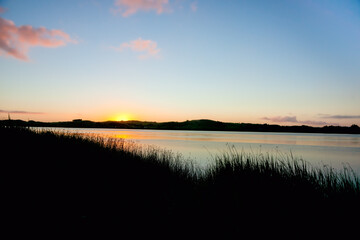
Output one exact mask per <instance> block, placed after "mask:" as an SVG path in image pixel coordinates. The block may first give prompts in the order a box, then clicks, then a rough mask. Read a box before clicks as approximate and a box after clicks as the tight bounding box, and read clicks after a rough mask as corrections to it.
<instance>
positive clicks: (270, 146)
mask: <svg viewBox="0 0 360 240" xmlns="http://www.w3.org/2000/svg"><path fill="white" fill-rule="evenodd" d="M58 130H59V129H58ZM60 130H61V129H60ZM62 130H64V131H68V132H69V131H70V132H77V133H82V134H95V135H100V136H104V137H114V138H124V139H128V140H133V141H135V142H138V143H140V144H150V145H156V146H158V147H161V148H166V149H169V150H172V151H173V152H179V153H182V154H183V155H184V157H185V158H192V159H195V160H197V161H198V162H199V164H206V163H208V161H211V155H214V154H219V153H221V152H223V151H224V150H226V148H227V147H226V144H230V145H234V146H235V147H236V148H237V149H238V150H239V151H244V152H259V151H262V152H263V153H267V152H269V153H276V152H282V153H284V154H287V153H290V151H291V152H292V154H293V155H295V156H297V157H302V158H303V159H304V160H306V161H309V162H311V163H312V164H314V165H325V164H327V165H331V166H333V167H336V168H341V167H342V163H349V164H350V165H351V166H352V167H353V169H354V170H355V171H357V172H359V173H360V136H359V135H349V134H311V133H259V132H221V131H219V132H213V131H173V130H169V131H167V130H138V129H137V130H128V129H126V130H124V129H74V128H72V129H70V128H67V129H62Z"/></svg>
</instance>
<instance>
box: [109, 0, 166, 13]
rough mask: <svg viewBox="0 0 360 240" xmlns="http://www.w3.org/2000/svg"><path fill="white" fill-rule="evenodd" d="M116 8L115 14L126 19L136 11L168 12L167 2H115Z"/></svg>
mask: <svg viewBox="0 0 360 240" xmlns="http://www.w3.org/2000/svg"><path fill="white" fill-rule="evenodd" d="M114 4H115V6H116V7H118V9H117V10H115V11H114V12H115V13H118V12H120V13H121V15H122V16H123V17H128V16H130V15H133V14H135V13H136V12H138V11H147V12H148V11H156V13H157V14H161V13H163V12H165V11H167V10H168V4H169V0H115V3H114Z"/></svg>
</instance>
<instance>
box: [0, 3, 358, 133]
mask: <svg viewBox="0 0 360 240" xmlns="http://www.w3.org/2000/svg"><path fill="white" fill-rule="evenodd" d="M0 7H1V9H2V10H1V14H0V17H1V20H2V22H1V23H2V25H1V24H0V118H7V114H8V112H10V114H11V116H12V117H13V118H19V119H24V120H28V119H33V120H39V121H63V120H72V119H74V118H83V119H90V120H94V121H104V120H108V119H111V120H116V119H117V120H120V119H139V120H148V121H183V120H188V119H200V118H209V119H214V120H219V121H229V122H251V123H265V122H267V123H271V124H273V123H276V124H282V125H293V124H296V125H299V124H309V125H316V126H322V125H327V124H340V125H351V124H358V125H360V107H359V105H360V104H359V103H360V93H359V92H360V91H359V90H358V89H360V2H359V1H355V0H348V1H347V0H338V1H334V0H333V1H325V0H324V1H319V0H318V1H315V0H313V1H312V0H301V1H300V0H282V1H276V0H274V1H265V0H263V1H260V0H253V1H242V0H239V1H230V0H229V1H215V0H207V1H205V0H204V1H202V0H196V1H193V0H173V1H171V0H168V1H167V0H134V1H130V0H116V1H114V0H108V1H100V0H72V1H70V0H64V1H56V0H43V1H42V0H37V1H26V0H7V1H6V0H5V1H0ZM10 21H11V22H10ZM24 26H26V27H24ZM41 27H43V29H42V30H39V28H41ZM9 29H11V30H9ZM23 29H27V31H25V30H23ZM10 47H11V50H12V51H10V50H9V48H10Z"/></svg>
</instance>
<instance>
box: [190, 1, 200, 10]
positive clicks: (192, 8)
mask: <svg viewBox="0 0 360 240" xmlns="http://www.w3.org/2000/svg"><path fill="white" fill-rule="evenodd" d="M190 9H191V11H193V12H196V11H197V9H198V6H197V2H196V1H195V2H192V3H191V4H190Z"/></svg>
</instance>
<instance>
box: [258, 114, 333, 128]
mask: <svg viewBox="0 0 360 240" xmlns="http://www.w3.org/2000/svg"><path fill="white" fill-rule="evenodd" d="M262 119H264V120H269V121H271V122H276V123H300V124H305V125H320V126H321V125H329V123H328V122H324V121H311V120H306V121H298V120H297V118H296V116H284V117H282V116H276V117H270V118H269V117H263V118H262Z"/></svg>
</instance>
